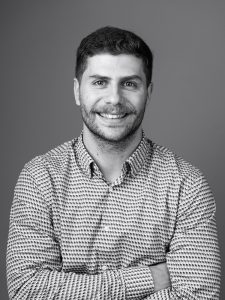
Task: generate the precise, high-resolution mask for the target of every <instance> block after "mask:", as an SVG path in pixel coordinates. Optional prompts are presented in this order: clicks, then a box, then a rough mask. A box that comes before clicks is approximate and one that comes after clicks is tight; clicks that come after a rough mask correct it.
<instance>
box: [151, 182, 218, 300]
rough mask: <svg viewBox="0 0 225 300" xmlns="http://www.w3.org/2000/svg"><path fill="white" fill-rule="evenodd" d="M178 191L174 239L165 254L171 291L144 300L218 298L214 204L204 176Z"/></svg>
mask: <svg viewBox="0 0 225 300" xmlns="http://www.w3.org/2000/svg"><path fill="white" fill-rule="evenodd" d="M186 186H187V187H188V188H184V189H182V190H181V194H180V195H181V196H180V204H179V209H178V218H177V224H176V228H175V233H174V236H173V238H172V240H171V243H170V250H169V252H168V253H167V267H168V270H169V274H170V280H171V288H167V289H163V290H161V291H158V292H155V293H154V294H152V295H151V296H149V297H148V298H146V299H148V300H153V299H155V300H157V299H160V300H163V299H165V300H166V299H174V300H175V299H183V300H184V299H187V300H191V299H199V300H200V299H201V300H203V299H208V300H209V299H210V300H218V299H219V287H220V256H219V250H218V242H217V230H216V222H215V202H214V199H213V196H212V193H211V191H210V188H209V186H208V184H207V182H206V181H205V179H204V177H202V176H201V177H200V178H198V179H197V180H195V181H194V182H193V181H190V180H189V182H186Z"/></svg>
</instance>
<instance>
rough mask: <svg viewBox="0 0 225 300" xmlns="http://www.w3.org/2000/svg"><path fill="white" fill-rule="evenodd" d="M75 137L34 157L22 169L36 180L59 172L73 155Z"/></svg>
mask: <svg viewBox="0 0 225 300" xmlns="http://www.w3.org/2000/svg"><path fill="white" fill-rule="evenodd" d="M76 140H77V138H75V139H73V140H71V141H67V142H65V143H63V144H61V145H59V146H57V147H55V148H53V149H51V150H49V151H48V152H46V153H44V154H42V155H38V156H36V157H34V158H33V159H32V160H30V161H29V162H27V163H26V164H25V166H24V169H25V170H26V171H27V172H28V173H29V174H30V175H31V176H32V177H33V178H35V179H36V180H38V179H43V177H45V176H48V177H49V176H51V175H52V174H57V173H58V174H59V173H60V172H61V171H62V170H63V169H64V168H65V167H66V166H67V165H68V163H69V162H70V161H71V158H73V156H74V144H75V143H76Z"/></svg>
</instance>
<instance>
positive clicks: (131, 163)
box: [75, 132, 149, 178]
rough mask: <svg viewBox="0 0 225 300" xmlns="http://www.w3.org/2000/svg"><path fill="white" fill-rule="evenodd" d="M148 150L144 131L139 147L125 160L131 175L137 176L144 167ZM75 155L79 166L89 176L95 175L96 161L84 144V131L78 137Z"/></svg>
mask: <svg viewBox="0 0 225 300" xmlns="http://www.w3.org/2000/svg"><path fill="white" fill-rule="evenodd" d="M148 151H149V141H148V139H147V138H146V137H145V134H144V132H142V139H141V141H140V143H139V145H138V147H137V148H136V149H135V151H134V152H133V153H132V154H131V156H130V157H129V158H128V159H127V160H126V162H125V164H126V166H128V170H129V171H130V174H131V176H135V175H136V174H137V173H138V172H139V171H140V169H141V168H142V167H143V165H144V163H145V160H146V157H147V153H148ZM75 155H76V158H77V162H78V165H79V167H80V168H81V169H82V171H83V172H84V173H85V174H86V175H87V176H88V177H89V178H91V177H92V175H93V171H94V163H95V162H94V160H93V158H92V157H91V155H90V154H89V153H88V151H87V149H86V147H85V145H84V142H83V132H82V133H81V134H80V136H79V137H78V138H77V143H75Z"/></svg>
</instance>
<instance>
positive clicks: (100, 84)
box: [93, 80, 137, 88]
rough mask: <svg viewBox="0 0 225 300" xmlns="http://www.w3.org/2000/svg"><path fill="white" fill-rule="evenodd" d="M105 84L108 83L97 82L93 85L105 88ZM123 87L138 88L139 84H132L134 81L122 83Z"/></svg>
mask: <svg viewBox="0 0 225 300" xmlns="http://www.w3.org/2000/svg"><path fill="white" fill-rule="evenodd" d="M105 84H106V81H104V80H97V81H95V82H93V85H96V86H103V85H105ZM127 84H128V85H127ZM121 85H122V86H124V87H128V88H129V87H137V83H136V82H132V81H125V82H122V84H121Z"/></svg>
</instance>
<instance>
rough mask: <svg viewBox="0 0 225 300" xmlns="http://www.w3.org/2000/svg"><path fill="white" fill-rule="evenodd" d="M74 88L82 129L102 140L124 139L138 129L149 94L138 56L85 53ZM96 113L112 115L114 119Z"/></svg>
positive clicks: (108, 141)
mask: <svg viewBox="0 0 225 300" xmlns="http://www.w3.org/2000/svg"><path fill="white" fill-rule="evenodd" d="M74 91H75V98H76V103H77V105H79V106H80V107H81V113H82V118H83V121H84V130H85V132H88V131H89V133H90V132H91V134H94V135H95V136H96V137H97V138H98V139H101V140H103V141H104V142H106V143H115V142H116V143H118V142H119V143H120V142H122V143H124V141H125V140H127V139H128V138H129V139H130V136H132V135H134V133H135V132H136V131H137V130H139V131H140V125H141V122H142V120H143V117H144V112H145V106H146V103H147V101H148V99H149V96H150V94H151V86H150V87H147V86H146V77H145V74H144V70H143V64H142V60H141V59H140V58H137V57H135V56H133V55H125V54H121V55H115V56H114V55H111V54H106V53H105V54H99V55H95V56H93V57H89V58H88V63H87V68H86V70H85V71H84V73H83V76H82V79H81V81H80V82H78V80H76V79H75V86H74ZM99 113H105V114H108V115H109V114H111V115H114V117H115V119H109V118H107V117H104V116H103V115H100V114H99ZM124 114H125V116H124ZM116 116H118V118H117V117H116ZM131 140H132V138H131Z"/></svg>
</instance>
